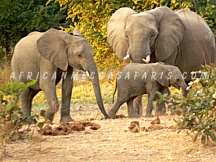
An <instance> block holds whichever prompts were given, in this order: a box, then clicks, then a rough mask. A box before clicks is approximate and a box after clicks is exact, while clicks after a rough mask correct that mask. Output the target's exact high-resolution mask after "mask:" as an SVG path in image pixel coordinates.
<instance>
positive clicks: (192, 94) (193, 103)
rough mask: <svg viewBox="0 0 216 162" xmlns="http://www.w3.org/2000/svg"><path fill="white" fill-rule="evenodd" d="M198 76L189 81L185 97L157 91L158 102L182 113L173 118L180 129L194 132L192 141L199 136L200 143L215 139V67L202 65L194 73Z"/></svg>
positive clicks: (175, 111)
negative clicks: (175, 118) (202, 66)
mask: <svg viewBox="0 0 216 162" xmlns="http://www.w3.org/2000/svg"><path fill="white" fill-rule="evenodd" d="M196 75H199V78H197V79H195V80H194V81H192V82H191V83H190V86H191V89H190V90H189V93H188V95H187V97H186V98H184V97H183V96H181V95H179V94H178V93H175V94H174V95H172V96H167V95H162V94H160V93H159V100H158V102H166V103H167V106H168V109H170V110H171V112H172V113H177V114H178V115H180V114H182V118H180V119H178V120H175V122H176V123H177V124H178V125H179V126H180V130H181V129H188V130H190V131H191V132H194V133H195V137H194V141H196V140H197V138H198V136H200V137H201V142H202V144H205V143H207V142H209V140H210V139H212V140H213V141H216V134H215V132H216V67H214V66H213V65H211V66H208V65H206V66H204V70H201V71H199V72H197V73H196Z"/></svg>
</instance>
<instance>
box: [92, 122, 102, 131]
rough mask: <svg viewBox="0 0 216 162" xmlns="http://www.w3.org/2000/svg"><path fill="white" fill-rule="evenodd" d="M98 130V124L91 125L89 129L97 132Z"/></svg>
mask: <svg viewBox="0 0 216 162" xmlns="http://www.w3.org/2000/svg"><path fill="white" fill-rule="evenodd" d="M100 128H101V126H100V125H99V124H96V123H93V124H92V126H91V127H90V129H92V130H98V129H100Z"/></svg>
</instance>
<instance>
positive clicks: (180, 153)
mask: <svg viewBox="0 0 216 162" xmlns="http://www.w3.org/2000/svg"><path fill="white" fill-rule="evenodd" d="M105 106H106V108H108V109H109V108H110V107H111V106H112V105H108V104H106V105H105ZM83 107H84V108H85V109H82V110H79V111H77V110H75V109H72V111H71V114H72V116H73V117H74V119H75V120H76V121H80V120H88V119H90V118H91V119H92V118H94V120H93V122H95V123H97V124H99V125H100V126H101V129H99V130H97V131H94V130H90V129H88V128H87V129H86V131H88V132H89V133H88V134H87V133H85V132H74V133H72V134H69V135H65V136H41V135H39V134H34V135H33V137H34V138H32V139H31V140H24V141H16V142H12V143H9V144H7V146H6V148H5V152H6V155H7V156H6V157H5V158H4V161H13V160H15V159H16V160H18V161H162V162H163V161H164V162H165V161H166V162H167V161H175V162H176V161H207V162H208V161H214V160H215V159H216V147H215V146H207V145H202V144H200V143H199V142H193V140H192V137H193V135H191V134H188V133H187V132H186V131H182V132H180V133H179V134H178V133H177V130H175V129H173V128H172V129H169V128H168V127H169V126H173V125H175V123H174V122H173V118H178V117H177V116H162V117H160V121H161V126H163V127H164V129H161V130H154V131H149V132H143V131H140V132H139V133H131V132H130V131H129V129H128V127H129V125H130V123H131V121H134V120H136V121H139V123H140V125H141V126H145V127H149V126H150V123H151V121H152V120H154V119H155V118H145V117H142V118H139V119H129V118H122V119H115V120H113V119H107V120H100V118H101V116H100V114H99V110H98V109H97V106H96V105H85V106H83ZM119 113H121V114H125V115H126V110H125V109H121V110H120V112H119ZM57 125H59V113H58V114H57V115H56V116H55V119H54V124H53V125H52V127H56V126H57Z"/></svg>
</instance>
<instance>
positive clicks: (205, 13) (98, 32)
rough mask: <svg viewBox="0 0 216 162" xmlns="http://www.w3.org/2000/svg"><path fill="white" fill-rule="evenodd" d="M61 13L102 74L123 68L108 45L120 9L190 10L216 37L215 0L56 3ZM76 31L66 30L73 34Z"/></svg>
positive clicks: (129, 0)
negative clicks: (110, 24) (110, 26)
mask: <svg viewBox="0 0 216 162" xmlns="http://www.w3.org/2000/svg"><path fill="white" fill-rule="evenodd" d="M52 1H54V0H49V1H48V3H49V2H52ZM55 2H58V3H59V4H60V7H61V8H62V9H67V11H68V12H67V19H71V21H72V22H74V25H75V26H76V28H78V29H79V30H80V31H81V33H82V34H83V35H84V37H85V38H86V39H87V40H89V42H90V44H91V46H92V48H93V50H94V52H95V56H94V58H95V61H96V64H97V66H98V67H99V68H100V70H105V71H108V70H110V69H116V68H117V69H118V68H120V67H121V66H122V65H121V63H122V61H120V60H119V59H118V58H117V56H116V55H115V54H114V53H113V52H112V50H111V49H110V48H109V46H108V44H107V41H106V39H107V27H106V26H107V22H108V21H109V19H110V17H111V16H112V14H113V13H114V12H115V11H116V10H117V9H119V8H120V7H130V8H132V9H134V10H135V11H137V12H143V11H146V10H150V9H154V8H155V7H159V6H168V7H170V8H171V9H172V10H174V11H176V10H179V9H181V8H188V9H191V10H193V11H195V12H197V13H198V14H200V15H201V16H202V17H204V18H205V19H206V21H207V23H208V24H209V26H210V27H211V28H212V30H213V31H214V34H215V36H216V24H215V22H216V20H215V18H216V8H215V7H216V4H215V1H214V0H203V1H199V0H128V1H124V0H89V1H83V0H76V1H71V0H55ZM73 28H74V27H73V26H71V27H70V28H67V29H64V30H66V31H67V32H71V31H72V29H73Z"/></svg>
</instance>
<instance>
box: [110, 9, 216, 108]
mask: <svg viewBox="0 0 216 162" xmlns="http://www.w3.org/2000/svg"><path fill="white" fill-rule="evenodd" d="M107 32H108V36H107V41H108V43H109V45H110V46H111V47H112V49H113V51H114V52H115V53H116V55H117V56H118V57H119V58H120V59H124V60H128V59H130V60H131V61H132V62H133V63H153V62H159V61H161V62H164V63H166V64H170V65H175V66H177V67H178V68H179V69H180V71H181V72H182V73H183V74H184V76H185V81H186V83H188V82H190V81H191V76H190V74H191V71H197V70H199V69H201V68H202V66H201V65H205V64H210V63H216V52H215V38H214V35H213V33H212V31H211V29H210V28H209V26H208V25H207V23H206V22H205V20H204V19H203V18H202V17H200V16H199V15H197V14H196V13H194V12H192V11H189V10H186V9H182V10H179V11H177V12H173V11H172V10H170V9H169V8H168V7H165V6H163V7H158V8H155V9H152V10H149V11H146V12H141V13H137V12H135V11H134V10H132V9H130V8H127V7H123V8H120V9H118V10H117V11H116V12H115V13H114V14H113V15H112V16H111V18H110V20H109V22H108V24H107ZM184 94H186V92H184ZM139 102H141V100H139ZM140 105H141V103H140Z"/></svg>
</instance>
